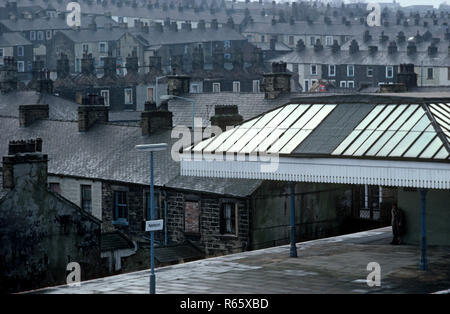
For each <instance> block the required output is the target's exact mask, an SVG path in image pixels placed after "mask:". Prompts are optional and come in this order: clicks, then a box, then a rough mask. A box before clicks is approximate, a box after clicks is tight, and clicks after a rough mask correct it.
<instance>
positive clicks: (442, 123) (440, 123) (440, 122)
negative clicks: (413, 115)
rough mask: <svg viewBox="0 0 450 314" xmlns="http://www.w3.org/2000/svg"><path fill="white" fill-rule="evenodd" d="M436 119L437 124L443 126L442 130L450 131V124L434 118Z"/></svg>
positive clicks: (435, 117)
mask: <svg viewBox="0 0 450 314" xmlns="http://www.w3.org/2000/svg"><path fill="white" fill-rule="evenodd" d="M434 119H435V120H436V122H437V123H439V126H441V127H442V128H445V129H447V130H450V124H448V123H445V122H444V121H442V120H441V119H439V117H438V116H434Z"/></svg>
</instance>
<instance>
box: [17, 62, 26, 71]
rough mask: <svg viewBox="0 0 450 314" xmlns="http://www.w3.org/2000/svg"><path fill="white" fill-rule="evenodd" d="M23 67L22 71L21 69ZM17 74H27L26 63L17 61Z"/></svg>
mask: <svg viewBox="0 0 450 314" xmlns="http://www.w3.org/2000/svg"><path fill="white" fill-rule="evenodd" d="M21 67H22V71H21V69H20V68H21ZM17 72H19V73H23V72H25V61H17Z"/></svg>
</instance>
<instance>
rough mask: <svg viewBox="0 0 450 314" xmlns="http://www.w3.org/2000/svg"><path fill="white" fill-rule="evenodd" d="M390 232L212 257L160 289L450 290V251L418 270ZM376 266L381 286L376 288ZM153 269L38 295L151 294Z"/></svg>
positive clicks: (181, 269)
mask: <svg viewBox="0 0 450 314" xmlns="http://www.w3.org/2000/svg"><path fill="white" fill-rule="evenodd" d="M391 235H392V232H391V228H381V229H376V230H371V231H366V232H359V233H354V234H349V235H344V236H338V237H332V238H326V239H320V240H314V241H308V242H302V243H297V248H298V257H297V258H291V257H289V249H290V248H289V245H284V246H278V247H273V248H268V249H262V250H255V251H248V252H242V253H237V254H232V255H227V256H220V257H213V258H208V259H204V260H200V261H194V262H189V263H184V264H177V265H173V266H167V267H162V268H157V269H156V270H155V273H156V292H157V293H164V294H166V293H167V294H186V293H189V294H205V293H225V294H247V293H267V294H271V293H282V294H288V293H349V294H361V293H364V294H367V293H433V292H439V293H446V292H447V293H448V292H450V290H449V288H450V265H449V264H448V260H449V258H450V247H429V248H428V254H429V270H428V271H421V270H419V260H420V248H419V247H417V246H411V245H397V246H392V245H389V242H390V239H391ZM371 262H376V263H378V264H379V265H380V278H381V281H380V284H381V286H374V287H370V286H369V285H368V283H367V276H368V275H369V273H370V272H371V270H367V266H368V264H369V263H371ZM148 282H149V270H144V271H140V272H133V273H128V274H121V275H116V276H111V277H106V278H101V279H95V280H90V281H85V282H82V283H81V284H80V285H79V286H58V287H50V288H45V289H40V290H36V291H33V293H43V294H44V293H49V294H63V293H69V294H70V293H76V294H78V293H86V294H90V293H118V294H119V293H120V294H122V293H129V294H140V293H148Z"/></svg>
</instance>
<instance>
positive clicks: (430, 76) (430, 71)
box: [427, 68, 433, 80]
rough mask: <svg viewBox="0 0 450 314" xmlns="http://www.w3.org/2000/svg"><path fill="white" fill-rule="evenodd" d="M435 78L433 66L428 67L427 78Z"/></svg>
mask: <svg viewBox="0 0 450 314" xmlns="http://www.w3.org/2000/svg"><path fill="white" fill-rule="evenodd" d="M432 79H433V68H428V69H427V80H432Z"/></svg>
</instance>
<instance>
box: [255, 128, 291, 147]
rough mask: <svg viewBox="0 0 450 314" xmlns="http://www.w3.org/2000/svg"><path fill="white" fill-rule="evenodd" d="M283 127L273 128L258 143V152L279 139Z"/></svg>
mask: <svg viewBox="0 0 450 314" xmlns="http://www.w3.org/2000/svg"><path fill="white" fill-rule="evenodd" d="M285 131H286V130H284V129H280V128H278V129H275V130H274V131H273V132H272V133H271V134H270V135H269V136H268V137H266V138H265V139H264V141H262V142H261V144H259V146H258V148H257V149H256V150H257V151H258V152H265V151H266V150H267V148H268V147H269V146H270V145H272V144H273V143H274V142H275V141H277V140H278V139H280V137H281V135H282V134H283V133H284V132H285Z"/></svg>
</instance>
